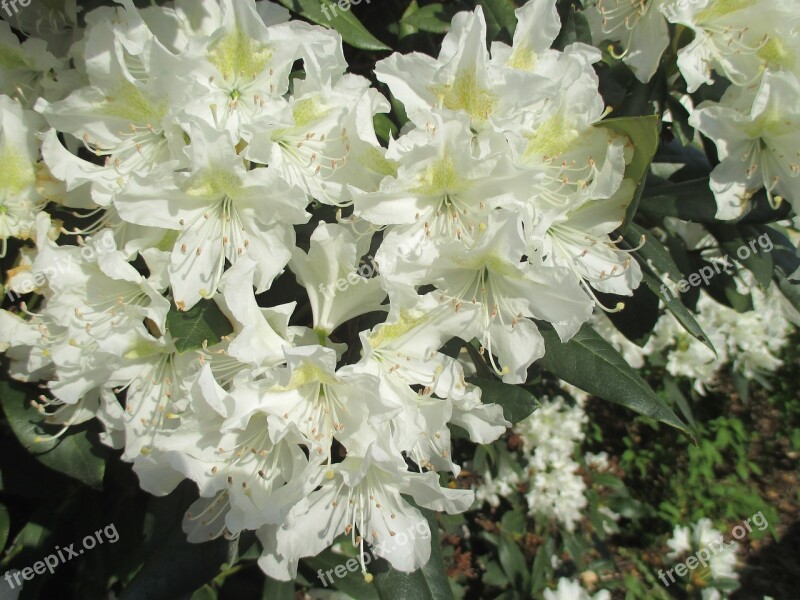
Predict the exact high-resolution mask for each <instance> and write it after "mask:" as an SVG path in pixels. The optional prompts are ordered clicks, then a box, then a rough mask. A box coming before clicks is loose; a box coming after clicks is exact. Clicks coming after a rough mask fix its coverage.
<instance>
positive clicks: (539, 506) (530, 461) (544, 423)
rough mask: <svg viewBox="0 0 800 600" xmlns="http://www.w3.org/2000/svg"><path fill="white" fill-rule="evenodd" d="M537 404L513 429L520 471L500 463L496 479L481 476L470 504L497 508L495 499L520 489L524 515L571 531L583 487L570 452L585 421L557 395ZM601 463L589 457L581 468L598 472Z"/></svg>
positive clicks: (603, 464)
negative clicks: (589, 466) (525, 508)
mask: <svg viewBox="0 0 800 600" xmlns="http://www.w3.org/2000/svg"><path fill="white" fill-rule="evenodd" d="M541 402H542V405H541V407H540V408H538V409H537V410H536V411H535V412H534V413H533V414H532V415H531V416H530V417H528V418H527V419H525V420H523V421H520V422H519V423H517V424H516V425H515V426H514V428H513V430H514V433H516V434H517V435H518V436H519V439H520V441H521V448H520V450H521V452H522V457H523V460H524V462H525V463H526V465H525V467H524V468H523V470H522V472H517V471H516V470H514V468H512V467H511V466H510V465H507V464H506V463H503V462H501V463H500V465H499V472H498V474H497V475H492V473H491V472H490V471H489V470H487V472H486V473H482V474H481V477H482V479H483V483H482V484H481V486H480V487H479V488H478V490H476V499H477V501H478V503H479V504H480V503H483V502H486V503H488V504H489V505H490V506H494V507H497V506H499V504H500V498H501V497H505V496H508V495H510V494H512V493H514V492H515V491H516V490H517V489H518V486H520V485H523V486H524V487H526V488H527V492H526V493H525V498H526V500H527V503H528V512H529V514H530V515H532V516H534V517H538V518H542V519H544V520H545V521H549V520H553V521H555V522H557V523H558V524H559V525H561V526H562V527H564V529H566V530H567V531H573V530H574V529H575V524H576V523H577V522H578V521H579V520H580V518H581V516H582V511H583V509H584V508H585V507H586V497H585V495H584V492H585V490H586V484H585V483H584V481H583V477H581V475H580V474H579V473H578V470H579V468H580V465H579V464H578V463H577V462H576V460H575V453H576V452H578V451H579V449H580V444H581V442H582V441H583V439H584V433H583V426H584V425H585V424H586V422H587V420H588V419H587V417H586V414H585V413H584V411H583V408H581V406H580V404H576V405H569V404H568V403H567V402H566V400H565V399H564V398H563V397H562V396H557V397H556V398H553V399H552V400H551V399H548V398H543V399H542V400H541ZM604 459H607V457H605V456H603V455H597V456H594V455H590V456H588V457H587V463H589V462H591V464H592V466H593V468H596V469H597V470H603V469H605V468H606V467H607V463H606V462H604Z"/></svg>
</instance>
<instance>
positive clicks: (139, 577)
mask: <svg viewBox="0 0 800 600" xmlns="http://www.w3.org/2000/svg"><path fill="white" fill-rule="evenodd" d="M196 498H197V490H196V488H195V486H194V485H193V484H192V483H191V482H188V481H187V482H183V483H182V484H181V485H179V486H178V487H177V488H176V490H175V491H174V492H172V493H171V494H169V495H168V496H164V497H163V498H154V499H153V500H151V502H150V508H149V510H148V516H149V522H146V525H145V532H146V534H147V537H146V538H145V541H144V546H145V548H147V549H148V553H147V560H146V561H145V563H144V566H142V569H141V570H140V571H139V572H138V573H137V574H136V575H135V576H134V578H133V579H132V580H131V582H130V583H129V584H128V585H127V586H126V587H125V589H124V590H123V592H122V594H120V596H119V600H173V599H174V598H182V597H185V596H188V595H189V594H191V593H192V592H194V591H195V590H197V589H198V588H200V587H202V586H203V585H205V584H206V583H209V581H210V580H211V579H213V578H214V577H215V576H216V575H217V574H219V572H220V567H222V565H223V564H225V563H226V562H227V561H229V560H230V559H231V556H232V555H233V551H234V550H233V549H234V546H233V545H232V544H235V543H236V542H233V543H231V542H229V541H228V540H226V539H225V538H224V537H219V538H217V539H215V540H212V541H209V542H205V543H202V544H191V543H189V541H188V540H187V539H186V534H185V533H184V532H183V528H182V525H181V524H182V521H183V516H184V514H185V512H186V509H187V508H188V507H189V505H190V504H191V503H192V501H193V500H194V499H196Z"/></svg>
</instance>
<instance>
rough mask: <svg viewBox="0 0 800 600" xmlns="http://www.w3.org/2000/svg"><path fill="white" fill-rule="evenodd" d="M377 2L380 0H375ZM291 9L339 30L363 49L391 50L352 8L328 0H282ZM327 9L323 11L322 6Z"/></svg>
mask: <svg viewBox="0 0 800 600" xmlns="http://www.w3.org/2000/svg"><path fill="white" fill-rule="evenodd" d="M373 1H375V2H376V3H377V1H379V0H373ZM280 3H281V4H283V5H284V6H285V7H286V8H288V9H289V10H292V11H294V12H296V13H297V14H299V15H300V16H301V17H305V18H306V19H308V20H309V21H312V22H314V23H317V24H318V25H323V26H325V27H331V28H332V29H335V30H336V31H338V32H339V34H340V35H341V36H342V39H343V40H344V41H345V42H347V43H348V44H350V45H351V46H353V47H355V48H360V49H361V50H391V48H389V46H387V45H386V44H384V43H383V42H382V41H380V40H379V39H378V38H376V37H375V36H374V35H372V34H371V33H370V32H369V31H368V30H367V28H366V27H364V25H363V24H362V23H361V21H359V20H358V19H357V18H356V17H355V15H353V12H352V10H351V9H350V8H348V9H347V10H341V9H340V8H339V5H338V3H336V2H328V1H327V0H280ZM323 6H325V7H326V10H325V11H323V10H322V7H323Z"/></svg>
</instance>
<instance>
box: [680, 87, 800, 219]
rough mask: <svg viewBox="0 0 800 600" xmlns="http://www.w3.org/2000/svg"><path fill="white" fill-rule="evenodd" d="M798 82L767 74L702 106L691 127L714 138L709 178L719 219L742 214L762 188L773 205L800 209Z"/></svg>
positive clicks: (697, 110)
mask: <svg viewBox="0 0 800 600" xmlns="http://www.w3.org/2000/svg"><path fill="white" fill-rule="evenodd" d="M798 94H800V80H798V78H797V77H796V76H795V75H793V74H792V73H766V74H765V75H764V77H763V78H762V79H761V83H760V85H757V86H756V85H754V86H751V87H750V88H737V87H731V88H729V89H728V91H727V92H726V93H725V95H724V96H723V97H722V100H721V101H720V102H719V103H714V102H707V103H702V104H700V105H699V106H698V107H697V109H696V110H695V111H694V112H693V113H692V116H691V118H690V123H691V124H692V125H694V126H695V127H697V129H699V130H700V131H702V132H703V133H704V134H706V135H708V136H709V137H710V138H711V139H713V140H714V143H715V144H716V146H717V151H718V153H719V158H720V160H721V162H720V164H719V165H718V166H717V167H716V168H715V169H714V171H713V172H712V174H711V189H712V190H713V191H714V196H715V197H716V199H717V217H718V218H721V219H732V218H736V217H738V216H739V215H740V214H742V212H743V210H744V208H745V206H746V203H747V200H748V199H749V198H750V197H751V196H752V195H753V194H754V193H755V192H756V191H758V190H759V189H761V188H764V189H765V190H766V193H767V197H768V198H769V199H770V202H771V204H773V205H777V204H778V203H779V202H780V201H781V199H782V198H783V199H786V200H788V201H789V202H790V203H791V204H792V206H793V207H794V208H795V210H797V209H800V156H798V148H800V109H798V106H797V97H798Z"/></svg>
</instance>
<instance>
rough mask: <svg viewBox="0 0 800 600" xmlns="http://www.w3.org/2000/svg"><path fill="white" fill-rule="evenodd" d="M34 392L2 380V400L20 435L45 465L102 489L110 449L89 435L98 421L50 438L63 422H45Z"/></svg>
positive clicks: (11, 423) (0, 398) (13, 382)
mask: <svg viewBox="0 0 800 600" xmlns="http://www.w3.org/2000/svg"><path fill="white" fill-rule="evenodd" d="M34 396H35V392H34V391H32V389H31V388H29V387H27V386H25V385H23V384H21V383H18V382H16V381H2V382H0V404H2V406H3V411H4V412H5V413H6V417H8V422H9V424H10V425H11V429H12V430H13V431H14V434H15V435H16V436H17V439H18V440H19V441H20V443H21V444H22V445H23V447H24V448H25V449H26V450H28V452H30V454H32V455H33V456H34V457H35V458H36V460H38V461H39V462H41V463H42V464H43V465H45V466H47V467H50V468H51V469H54V470H56V471H58V472H59V473H63V474H64V475H67V476H69V477H72V478H73V479H77V480H78V481H82V482H83V483H85V484H86V485H88V486H89V487H91V488H94V489H98V490H99V489H102V487H103V475H104V474H105V468H106V460H107V454H108V452H107V450H106V449H105V448H104V447H102V446H100V445H99V444H94V443H93V442H92V440H91V439H90V437H89V436H90V432H94V431H96V430H97V429H98V427H97V424H96V423H84V424H81V425H77V426H73V427H70V428H69V430H67V431H66V432H65V433H64V434H62V435H61V436H60V437H58V438H56V439H48V438H49V436H51V435H52V434H53V433H56V432H58V430H59V429H60V427H61V426H59V425H52V426H50V425H48V426H47V429H45V428H44V427H43V426H42V424H43V421H44V418H43V417H42V415H40V414H39V412H37V411H36V410H35V409H34V408H33V407H31V405H30V400H31V399H32V398H33V397H34Z"/></svg>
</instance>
